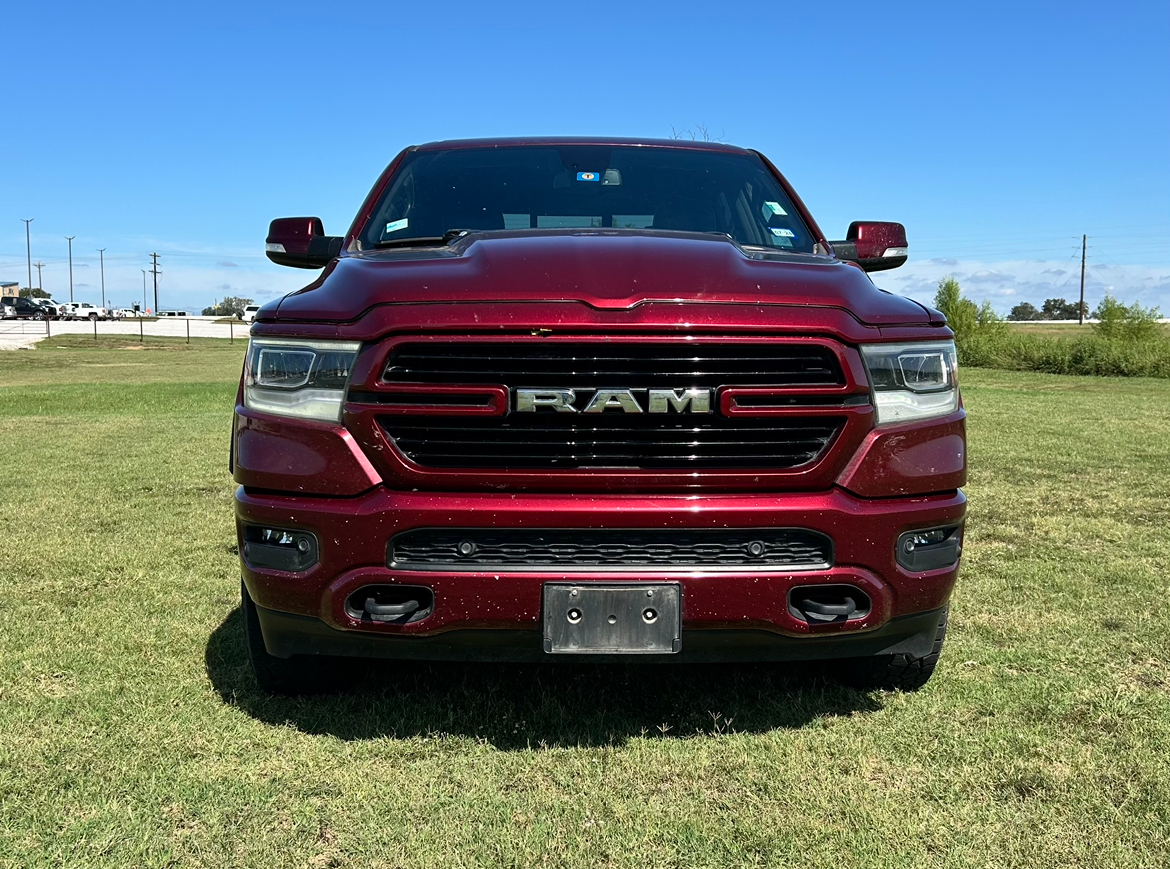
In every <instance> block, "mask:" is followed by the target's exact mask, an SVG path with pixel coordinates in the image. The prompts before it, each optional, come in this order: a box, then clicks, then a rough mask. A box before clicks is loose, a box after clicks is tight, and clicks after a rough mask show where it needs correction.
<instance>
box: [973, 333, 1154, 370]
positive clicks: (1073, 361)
mask: <svg viewBox="0 0 1170 869" xmlns="http://www.w3.org/2000/svg"><path fill="white" fill-rule="evenodd" d="M958 349H959V363H960V364H961V365H969V366H973V367H976V368H1003V369H1007V370H1009V371H1043V372H1046V373H1048V374H1082V375H1095V376H1107V377H1168V378H1170V338H1167V337H1165V336H1156V337H1151V338H1146V339H1144V340H1141V341H1134V340H1130V339H1128V338H1107V337H1104V336H1102V335H1096V334H1095V335H1086V336H1084V337H1081V338H1058V337H1051V336H1044V335H1029V334H1027V333H1026V332H1023V331H1020V332H1009V333H1007V334H1003V335H995V336H990V335H977V336H975V337H974V338H971V339H968V340H966V341H964V342H962V343H960V344H959V345H958Z"/></svg>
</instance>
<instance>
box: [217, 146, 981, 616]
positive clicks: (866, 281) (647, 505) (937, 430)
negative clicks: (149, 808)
mask: <svg viewBox="0 0 1170 869" xmlns="http://www.w3.org/2000/svg"><path fill="white" fill-rule="evenodd" d="M527 141H543V142H548V143H551V144H571V143H574V142H575V143H584V142H590V141H593V142H597V143H599V144H643V145H645V146H646V147H679V146H680V145H681V146H682V147H687V148H700V149H704V150H711V151H724V150H726V151H733V152H736V153H743V152H742V150H741V149H736V148H732V147H730V146H725V145H715V144H709V143H678V142H674V141H670V142H643V143H637V142H626V141H621V140H571V141H569V140H557V139H549V140H507V141H498V140H497V141H492V140H485V141H469V142H461V143H436V144H434V145H430V146H423V147H424V148H436V147H487V146H491V147H509V146H514V145H517V144H522V143H524V142H527ZM408 152H409V149H408V151H407V152H403V154H401V155H399V157H398V158H396V160H395V162H394V163H392V164H391V165H390V166H389V167H388V168H387V170H386V171H385V172H384V173H383V175H382V176H381V177H380V178H379V180H378V181H377V182H376V183H375V185H374V187H373V189H372V190H371V191H370V194H369V196H368V197H367V199H366V201H365V203H364V204H363V206H362V208H361V209H360V210H359V212H358V215H357V218H356V219H355V221H354V224H353V226H352V227H351V228H350V230H349V233H348V235H347V236H346V243H347V246H348V245H349V244H350V242H352V241H353V239H354V238H355V237H356V236H357V235H358V234H360V232H361V230H362V229H363V227H364V224H365V222H366V221H367V220H368V219H369V217H370V215H371V214H372V212H373V210H374V208H375V207H376V205H377V202H378V198H379V196H380V194H381V192H382V191H383V190H384V189H385V187H386V185H387V184H389V183H390V180H391V178H392V176H393V173H394V171H395V170H396V168H397V166H398V165H399V162H400V161H401V159H402V157H403V155H405V154H406V153H408ZM764 162H765V164H766V165H767V166H768V167H769V169H771V171H773V172H775V173H776V175H777V178H778V179H779V180H780V183H781V184H783V186H784V187H785V189H786V190H787V191H788V192H789V194H790V195H791V196H792V199H793V202H794V204H795V205H796V207H797V208H798V210H799V211H800V212H801V216H802V217H803V218H804V219H805V220H806V222H807V223H808V225H809V226H810V228H811V229H812V230H813V231H814V233H815V234H816V236H817V238H818V239H820V240H821V241H823V240H824V236H823V234H822V233H821V231H820V230H819V229H818V228H817V227H816V223H815V222H814V221H813V219H812V217H811V215H809V214H808V212H807V209H806V208H805V207H804V205H803V203H801V202H800V200H799V197H797V195H796V193H795V192H794V191H792V190H791V188H790V187H789V185H788V184H787V182H786V181H784V180H783V178H782V177H781V176H780V175H779V173H778V172H776V170H775V167H773V166H772V165H771V164H770V163H768V162H767V160H766V159H765V160H764ZM867 241H868V239H867ZM874 241H879V240H878V239H874ZM880 241H881V243H883V244H884V243H886V242H887V241H888V240H886V239H882V240H880ZM944 323H945V321H944V320H943V318H942V316H941V315H940V314H939V313H938V312H936V311H932V310H930V309H928V308H925V307H924V306H922V305H919V304H918V303H916V302H913V301H911V300H909V299H905V298H903V297H900V296H896V295H891V294H889V293H885V292H882V291H881V290H879V289H877V287H875V286H874V284H873V283H872V281H871V280H870V278H869V277H868V276H867V275H866V274H865V273H864V272H863V271H861V270H860V269H859V268H857V267H856V266H854V265H852V264H847V263H842V262H838V261H836V260H834V259H833V258H832V257H823V258H820V257H796V256H786V255H782V254H781V255H778V256H774V257H767V258H754V257H752V256H749V255H747V254H745V253H744V252H743V251H742V250H740V249H739V248H738V247H736V245H734V244H733V243H731V242H730V241H728V240H726V239H720V238H718V237H715V236H704V235H699V234H692V233H675V234H664V233H655V232H645V231H639V230H608V229H607V230H563V231H544V232H534V231H531V230H521V231H515V232H496V233H492V234H491V235H474V234H473V235H469V236H466V237H464V238H463V239H460V240H459V241H457V242H455V243H454V244H452V245H451V247H450V248H447V249H413V250H405V249H396V250H387V251H379V252H367V253H361V252H351V251H347V252H345V253H343V254H342V256H341V257H340V258H339V259H338V260H335V261H334V262H332V263H330V265H329V266H327V267H326V268H325V269H324V271H323V272H322V274H321V275H320V276H319V278H318V279H317V280H315V281H313V282H312V283H311V284H309V285H308V286H307V287H305V288H304V289H303V290H301V291H299V292H297V293H294V294H292V295H290V296H287V297H285V298H284V299H283V300H281V301H280V302H279V303H269V304H268V305H265V306H264V308H263V309H262V311H261V313H260V315H259V319H258V320H257V322H256V323H255V324H254V326H253V328H252V333H253V335H255V336H265V335H267V336H281V337H306V338H309V337H311V338H322V339H325V338H332V339H344V340H353V341H361V342H363V344H362V350H361V353H360V354H359V357H358V361H357V366H356V369H355V371H354V373H353V376H352V380H351V384H352V386H353V387H354V393H353V394H352V395H351V398H350V400H349V401H348V402H347V404H346V406H345V408H344V413H343V417H342V420H341V422H340V424H325V423H305V422H299V421H295V420H289V419H280V418H276V417H272V416H267V415H265V414H259V413H255V412H252V411H248V410H246V409H244V408H243V407H242V406H238V407H237V423H236V430H235V437H234V439H233V466H234V473H235V478H236V480H237V482H239V483H240V484H241V486H240V489H239V490H238V493H237V498H236V506H237V517H238V520H239V522H240V523H256V524H261V525H268V526H274V527H285V528H287V527H292V528H303V529H307V530H310V531H312V532H314V533H315V534H316V535H317V537H318V540H319V543H320V555H321V560H320V562H319V563H318V564H317V565H315V566H314V567H312V568H311V569H309V570H307V571H305V572H303V573H300V574H289V573H281V572H278V571H269V570H256V569H251V568H248V567H247V566H245V568H244V579H245V583H246V585H247V587H248V589H249V592H250V593H251V595H252V596H253V598H254V599H255V600H256V602H257V603H258V604H259V605H260V606H262V607H266V608H270V609H274V610H280V611H284V612H289V613H296V614H300V615H306V616H314V617H317V618H320V619H323V620H324V621H325V622H326V623H328V624H330V625H332V626H334V627H337V628H341V629H344V630H352V631H360V632H367V633H379V632H382V633H396V632H397V633H403V634H410V635H416V636H428V635H434V634H442V633H444V632H448V631H452V630H457V629H460V628H472V627H479V628H484V627H486V628H523V629H528V630H533V631H535V630H538V622H539V618H540V606H541V586H542V584H543V583H544V582H546V581H549V580H565V579H569V580H571V581H572V580H583V579H584V577H583V576H582V575H581V574H557V573H553V572H550V573H546V574H538V573H500V574H495V573H462V572H461V573H443V572H430V571H428V572H425V573H420V572H410V571H402V570H392V569H390V568H389V567H387V542H388V540H389V539H390V537H392V536H393V535H394V534H396V533H399V532H401V531H406V530H410V529H413V528H422V527H438V528H444V527H447V528H457V527H468V528H567V529H572V528H628V529H651V528H678V529H680V530H683V531H685V530H686V529H718V528H767V527H799V528H808V529H812V530H815V531H821V532H823V533H825V534H827V535H829V536H830V537H831V538H832V540H833V541H834V545H835V562H834V565H835V566H834V567H833V568H832V569H831V570H825V571H816V572H799V573H785V572H783V571H750V572H749V571H745V572H743V573H729V572H719V573H710V572H707V573H705V572H702V571H697V572H694V573H689V574H683V575H681V576H680V575H679V574H678V573H662V572H655V571H653V570H646V571H638V572H629V573H621V574H615V573H609V572H606V573H605V574H604V578H605V579H606V580H619V579H620V580H631V581H659V580H669V581H678V582H680V584H681V585H682V589H683V598H682V600H683V623H684V628H686V629H688V630H702V629H716V628H720V629H725V628H727V627H736V626H740V627H745V628H747V627H750V628H755V629H761V628H762V629H764V630H768V631H773V632H776V633H779V634H785V635H789V636H800V635H805V634H808V633H810V632H813V631H825V632H839V633H851V632H856V631H864V630H868V629H872V628H876V627H879V626H880V625H882V624H884V623H885V622H886V621H887V620H888V619H890V618H893V617H896V616H899V615H908V614H913V613H918V612H924V611H927V610H931V609H934V608H937V607H939V606H942V605H943V604H945V603H946V601H947V600H948V598H949V595H950V592H951V588H952V586H953V584H954V582H955V578H956V575H957V572H958V571H957V568H950V569H945V570H941V571H933V572H928V573H922V574H911V573H907V572H906V571H905V570H903V569H902V568H900V567H899V566H898V565H897V563H896V561H895V559H894V542H895V540H896V539H897V537H898V535H899V534H901V533H903V532H905V531H907V530H914V529H918V528H928V527H933V526H938V525H944V524H954V523H957V522H960V521H962V519H963V517H964V515H965V510H966V499H965V498H964V496H963V494H962V493H961V492H960V491H958V489H959V487H960V486H961V485H963V483H964V482H965V480H966V448H965V429H964V413H963V411H962V410H961V409H960V410H959V411H957V412H956V413H955V414H952V415H951V416H949V417H946V418H943V419H936V420H930V421H927V422H923V423H916V424H906V425H899V426H892V427H885V428H881V429H877V428H875V418H874V411H873V407H872V405H871V404H870V402H869V400H868V396H869V387H868V383H867V379H866V376H865V372H864V368H863V366H862V363H861V357H860V354H859V352H858V349H857V345H859V344H861V343H865V342H881V341H886V342H895V341H898V342H901V341H914V340H947V339H949V338H950V337H951V332H950V330H949V329H947V328H946V326H945V324H944ZM630 337H634V338H637V339H639V340H644V341H670V342H678V341H680V340H687V341H697V342H702V341H705V340H716V341H719V342H721V343H726V342H729V341H735V340H750V341H752V342H760V341H775V342H784V341H793V340H794V341H799V342H801V343H808V342H819V343H821V344H822V345H823V346H826V347H829V348H830V349H831V351H832V352H833V353H834V354H835V355H836V356H837V358H838V361H839V362H840V364H841V367H842V369H843V371H844V372H845V374H846V383H845V384H844V385H843V386H839V387H827V388H823V389H822V388H811V389H810V388H801V389H799V390H785V389H782V388H777V389H760V388H751V387H737V386H736V384H734V383H728V384H725V385H724V386H723V387H721V388H720V389H719V390H717V392H716V394H715V395H714V396H713V407H715V408H718V409H719V410H720V411H721V412H722V414H723V415H724V416H726V417H728V418H731V417H734V416H736V415H776V416H778V417H783V416H784V415H786V414H789V413H793V414H803V415H810V411H809V409H808V408H807V407H806V408H798V409H790V408H787V407H773V408H761V407H759V406H758V404H759V402H760V400H761V397H762V396H765V394H767V395H779V396H782V395H786V394H787V395H791V394H793V393H794V392H796V393H800V394H802V395H805V396H809V397H816V396H817V395H820V396H823V397H829V396H834V395H836V396H853V397H855V400H858V401H859V403H857V404H853V405H850V406H848V407H840V406H838V407H834V408H832V409H831V410H830V409H823V410H818V411H814V412H813V413H831V414H832V415H835V416H841V417H844V418H845V419H846V423H845V425H844V427H843V429H842V430H841V432H840V434H839V435H838V436H837V438H836V439H835V440H834V441H833V442H832V443H831V444H830V446H829V447H828V448H827V449H826V450H825V452H824V453H823V454H822V455H821V456H820V457H819V458H818V459H817V460H815V461H814V462H812V463H810V464H809V465H808V466H803V467H799V468H793V469H790V470H783V471H759V472H751V471H745V470H733V471H724V470H704V471H699V472H692V471H654V472H646V471H638V470H624V469H623V470H609V469H588V470H569V471H555V472H554V471H542V472H534V471H521V472H502V471H495V470H492V471H471V470H463V469H460V470H443V469H435V468H423V467H419V466H416V465H414V464H413V463H411V462H410V461H409V460H408V459H406V457H405V456H404V455H403V454H402V453H401V452H400V451H398V450H397V449H396V447H395V446H394V445H393V443H392V442H391V441H390V440H389V439H388V438H387V437H386V436H385V434H384V433H383V431H382V429H381V428H380V427H379V425H378V423H377V422H376V420H375V417H376V416H379V415H381V416H387V415H392V414H394V413H417V412H419V410H418V408H419V406H418V404H411V403H409V402H410V400H411V399H410V394H411V393H412V391H413V394H414V395H417V393H418V391H419V389H418V388H417V387H407V386H404V385H402V384H393V383H385V382H383V381H382V380H381V378H380V375H381V372H382V371H383V370H384V368H385V362H386V359H387V357H388V355H389V354H390V353H391V352H392V350H393V348H394V347H395V346H396V344H397V343H400V342H402V341H405V340H409V341H411V342H413V343H418V342H420V341H421V342H426V341H436V342H439V341H452V340H458V341H492V340H507V341H532V342H556V341H560V340H563V339H566V338H572V339H573V340H574V341H598V342H603V341H606V340H609V339H618V338H627V339H628V338H630ZM516 385H517V384H499V385H487V386H483V385H476V386H474V387H470V386H467V385H460V384H449V385H444V386H440V387H426V388H425V390H426V391H427V392H430V393H432V394H435V393H439V392H446V394H447V395H446V398H447V400H448V401H450V399H451V396H455V395H460V394H464V395H468V396H469V398H470V399H471V400H470V401H469V406H468V407H467V408H458V407H455V408H452V407H451V406H450V405H449V404H446V405H443V407H444V413H452V414H457V413H465V414H468V415H469V417H470V416H471V415H472V414H473V413H479V414H481V415H483V414H499V413H501V412H502V411H503V410H506V407H507V402H508V395H507V393H506V392H505V391H504V387H506V386H510V387H514V386H516ZM619 385H620V384H619ZM683 385H685V384H680V386H683ZM363 392H364V393H374V394H378V395H379V396H380V397H381V398H382V399H383V401H382V402H380V403H374V402H373V401H369V400H368V399H367V401H368V403H363V402H362V400H361V394H362V393H363ZM396 393H397V394H400V395H403V396H404V398H405V400H404V402H402V403H400V404H398V405H395V404H393V403H392V402H391V403H390V404H387V403H386V400H392V398H393V396H394V395H395V394H396ZM856 397H864V400H862V399H859V398H856ZM737 398H738V399H743V400H748V399H750V400H751V405H752V406H748V405H740V404H739V403H738V402H737ZM414 400H415V401H417V398H416V399H414ZM237 404H238V405H239V404H240V402H239V401H237ZM476 404H478V405H479V409H478V410H476V409H475V408H474V405H476ZM431 410H432V411H435V408H432V409H431ZM436 412H437V411H436ZM840 582H847V583H850V584H854V585H857V586H859V587H861V588H863V589H864V590H865V591H866V592H867V593H868V594H869V595H870V596H871V598H872V600H873V609H872V611H871V612H870V613H869V614H868V615H867V616H866V617H865V618H863V619H856V620H853V621H850V622H847V623H845V624H842V625H827V626H818V627H816V628H811V627H810V626H809V625H807V624H805V623H804V622H801V621H799V620H796V619H794V618H793V617H792V616H791V615H790V614H789V613H788V611H787V606H786V598H787V592H788V590H789V589H790V588H792V587H793V586H795V585H804V584H815V583H840ZM371 583H378V584H382V583H391V584H392V583H402V584H422V585H427V586H429V587H431V588H432V589H433V590H434V592H435V601H436V608H435V612H434V613H433V614H432V615H430V616H428V617H427V618H426V619H423V620H421V621H419V622H417V623H415V624H412V625H406V626H392V625H385V624H360V623H357V622H354V621H353V620H352V619H351V618H350V617H349V616H348V615H347V614H346V613H345V611H344V607H343V603H344V600H345V598H346V596H347V595H348V594H350V593H351V592H353V591H355V590H357V589H359V588H361V587H362V586H364V585H367V584H371Z"/></svg>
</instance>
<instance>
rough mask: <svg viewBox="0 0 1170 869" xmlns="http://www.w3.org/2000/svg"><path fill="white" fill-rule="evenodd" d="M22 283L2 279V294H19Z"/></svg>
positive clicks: (0, 284) (0, 290)
mask: <svg viewBox="0 0 1170 869" xmlns="http://www.w3.org/2000/svg"><path fill="white" fill-rule="evenodd" d="M19 295H20V284H19V283H17V282H16V281H0V296H19Z"/></svg>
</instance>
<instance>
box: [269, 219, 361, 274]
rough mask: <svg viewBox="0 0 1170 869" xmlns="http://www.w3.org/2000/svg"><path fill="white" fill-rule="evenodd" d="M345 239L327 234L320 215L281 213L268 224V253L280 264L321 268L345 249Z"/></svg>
mask: <svg viewBox="0 0 1170 869" xmlns="http://www.w3.org/2000/svg"><path fill="white" fill-rule="evenodd" d="M342 241H344V239H343V238H342V237H341V236H338V235H326V234H325V228H324V227H323V226H322V225H321V218H319V217H280V218H277V219H276V220H274V221H272V223H270V224H269V225H268V238H267V240H266V241H265V243H264V253H265V254H266V255H267V256H268V258H269V259H270V260H272V261H273V262H274V263H276V264H277V265H278V266H292V267H293V268H298V269H319V268H322V267H324V266H326V265H328V264H329V262H330V260H333V259H334V258H336V257H337V256H338V255H339V254H340V253H341V243H342Z"/></svg>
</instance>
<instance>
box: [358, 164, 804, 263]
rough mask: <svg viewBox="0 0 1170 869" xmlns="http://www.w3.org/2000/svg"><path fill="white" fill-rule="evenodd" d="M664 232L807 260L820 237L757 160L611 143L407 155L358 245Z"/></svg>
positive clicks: (373, 246) (370, 246) (368, 247)
mask: <svg viewBox="0 0 1170 869" xmlns="http://www.w3.org/2000/svg"><path fill="white" fill-rule="evenodd" d="M573 228H613V229H650V230H655V229H661V230H684V231H689V232H708V233H718V234H726V235H729V236H731V237H732V238H734V239H735V240H736V241H737V242H739V243H740V244H742V245H755V246H761V247H769V248H776V249H780V250H787V251H792V252H795V253H811V252H812V250H813V245H814V244H815V242H816V240H815V239H814V238H812V237H811V235H810V233H809V231H808V228H807V227H806V226H805V225H804V223H803V222H802V221H801V219H800V218H799V217H798V216H797V214H796V209H795V208H793V206H792V202H791V200H790V199H789V198H788V196H787V195H786V194H785V193H784V190H783V188H782V187H781V186H780V184H779V182H778V181H777V180H776V178H775V177H774V176H773V175H772V174H771V173H770V172H769V171H768V168H767V167H766V166H765V165H764V163H763V161H761V160H760V159H759V158H758V157H757V156H755V155H754V154H737V153H728V152H726V151H700V150H694V149H687V148H662V147H638V146H616V145H615V146H607V145H572V146H551V145H520V146H511V145H510V146H504V147H498V148H453V149H451V150H447V151H442V150H440V151H415V152H413V153H411V154H408V155H407V156H406V158H405V159H404V161H403V163H402V165H401V166H400V167H399V169H398V171H397V172H396V173H395V174H394V179H393V181H392V183H391V184H390V186H389V188H388V189H387V190H386V192H385V193H384V194H383V196H382V199H381V201H380V202H379V203H378V207H377V209H376V210H375V212H374V216H373V218H372V219H371V221H370V222H369V223H368V224H367V225H366V227H365V230H364V231H363V233H362V235H361V236H360V237H359V239H358V241H359V243H360V245H361V247H362V248H363V249H366V250H368V249H370V248H375V247H379V246H382V245H393V244H401V243H409V242H408V240H409V239H424V238H429V239H435V238H440V237H442V236H443V235H444V234H445V233H448V232H453V231H455V230H461V229H465V230H503V229H573Z"/></svg>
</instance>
